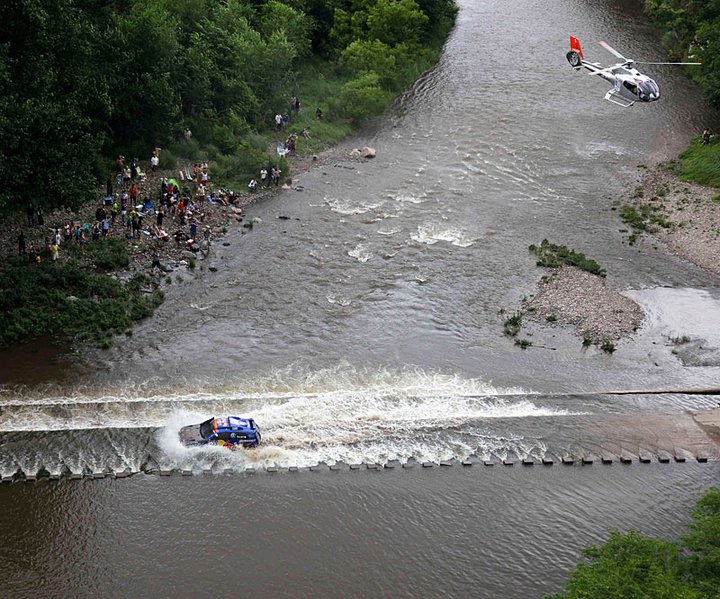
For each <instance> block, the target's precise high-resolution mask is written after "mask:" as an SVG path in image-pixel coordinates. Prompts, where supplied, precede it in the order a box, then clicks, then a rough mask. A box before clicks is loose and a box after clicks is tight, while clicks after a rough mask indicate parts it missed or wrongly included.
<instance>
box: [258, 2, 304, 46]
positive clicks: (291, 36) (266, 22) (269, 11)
mask: <svg viewBox="0 0 720 599" xmlns="http://www.w3.org/2000/svg"><path fill="white" fill-rule="evenodd" d="M258 29H259V31H260V33H262V34H263V36H264V37H265V38H266V39H269V38H270V36H271V35H272V34H273V33H275V32H276V31H283V32H284V33H285V37H286V38H287V40H288V41H289V42H290V44H292V46H293V48H294V50H295V55H296V56H298V57H305V56H308V55H309V54H310V50H311V47H310V32H311V30H312V19H310V18H309V17H307V16H306V15H305V14H304V13H302V12H300V11H297V10H295V9H294V8H292V7H290V6H288V5H287V4H283V3H282V2H277V0H270V1H269V2H268V3H267V4H265V5H264V6H263V7H262V8H261V9H260V20H259V27H258Z"/></svg>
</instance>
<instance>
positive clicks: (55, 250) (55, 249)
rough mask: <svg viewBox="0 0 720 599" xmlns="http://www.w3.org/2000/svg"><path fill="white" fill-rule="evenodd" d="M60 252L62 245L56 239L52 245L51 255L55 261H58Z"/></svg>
mask: <svg viewBox="0 0 720 599" xmlns="http://www.w3.org/2000/svg"><path fill="white" fill-rule="evenodd" d="M59 253H60V247H59V246H58V244H57V241H54V242H53V243H52V245H51V246H50V257H51V258H52V261H53V262H57V259H58V254H59Z"/></svg>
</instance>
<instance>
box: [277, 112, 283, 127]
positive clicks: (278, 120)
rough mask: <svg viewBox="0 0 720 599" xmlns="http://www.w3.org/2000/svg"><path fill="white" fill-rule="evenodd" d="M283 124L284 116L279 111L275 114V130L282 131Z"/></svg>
mask: <svg viewBox="0 0 720 599" xmlns="http://www.w3.org/2000/svg"><path fill="white" fill-rule="evenodd" d="M282 125H283V118H282V115H281V114H280V113H279V112H278V113H277V114H276V115H275V131H280V129H282Z"/></svg>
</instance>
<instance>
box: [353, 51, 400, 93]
mask: <svg viewBox="0 0 720 599" xmlns="http://www.w3.org/2000/svg"><path fill="white" fill-rule="evenodd" d="M340 66H341V67H342V68H343V70H344V71H345V72H347V73H348V74H349V75H350V76H351V77H358V76H359V75H362V74H364V73H377V75H378V76H379V78H380V81H381V82H382V85H383V86H384V87H386V86H390V85H392V82H393V80H394V79H395V76H396V67H395V56H393V54H392V51H391V49H390V47H389V46H387V45H386V44H383V43H382V42H381V41H378V40H355V41H354V42H352V43H351V44H350V45H349V46H348V47H347V48H345V50H343V53H342V54H341V55H340Z"/></svg>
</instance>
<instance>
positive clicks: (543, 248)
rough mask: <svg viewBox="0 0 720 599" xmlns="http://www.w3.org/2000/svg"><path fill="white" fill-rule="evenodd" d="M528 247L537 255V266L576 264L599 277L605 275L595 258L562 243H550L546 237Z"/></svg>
mask: <svg viewBox="0 0 720 599" xmlns="http://www.w3.org/2000/svg"><path fill="white" fill-rule="evenodd" d="M528 249H529V250H530V252H531V253H533V254H535V255H536V256H537V257H538V261H537V265H538V266H545V267H549V268H558V267H560V266H565V265H567V266H576V267H577V268H579V269H581V270H584V271H587V272H589V273H592V274H594V275H597V276H599V277H604V276H605V275H606V273H605V269H604V268H601V267H600V265H599V264H598V263H597V262H595V260H591V259H590V258H587V257H586V256H585V254H583V253H581V252H575V251H573V250H569V249H568V248H567V247H565V246H564V245H556V244H554V243H550V242H549V241H548V240H547V239H543V240H542V242H541V243H540V246H539V247H538V246H536V245H531V246H530V247H529V248H528Z"/></svg>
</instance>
